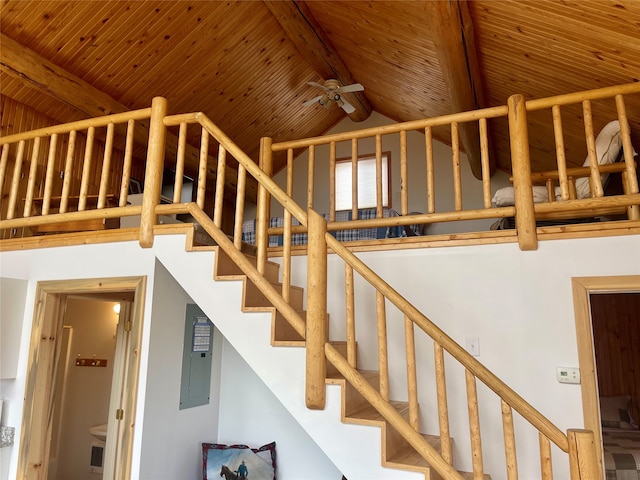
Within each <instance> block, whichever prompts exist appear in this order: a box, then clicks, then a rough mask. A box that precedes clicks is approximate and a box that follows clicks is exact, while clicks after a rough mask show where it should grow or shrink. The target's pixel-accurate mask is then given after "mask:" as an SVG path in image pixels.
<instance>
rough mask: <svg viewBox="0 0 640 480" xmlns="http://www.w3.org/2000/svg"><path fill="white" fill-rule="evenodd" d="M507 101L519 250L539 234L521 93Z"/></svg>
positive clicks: (533, 242) (529, 246)
mask: <svg viewBox="0 0 640 480" xmlns="http://www.w3.org/2000/svg"><path fill="white" fill-rule="evenodd" d="M508 105H509V139H510V143H511V162H512V170H513V187H514V190H515V207H516V231H517V234H518V244H519V246H520V250H536V249H537V248H538V236H537V231H536V216H535V210H534V206H533V189H532V188H531V185H532V184H531V159H530V157H529V133H528V130H527V110H526V102H525V99H524V96H523V95H512V96H511V97H509V100H508Z"/></svg>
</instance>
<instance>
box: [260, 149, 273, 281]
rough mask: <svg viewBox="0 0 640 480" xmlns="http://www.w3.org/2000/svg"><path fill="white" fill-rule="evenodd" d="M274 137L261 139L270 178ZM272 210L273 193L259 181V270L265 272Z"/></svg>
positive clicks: (262, 157)
mask: <svg viewBox="0 0 640 480" xmlns="http://www.w3.org/2000/svg"><path fill="white" fill-rule="evenodd" d="M272 143H273V141H272V139H271V138H269V137H263V138H262V139H261V140H260V168H261V169H262V171H263V172H264V173H265V175H266V176H267V177H269V178H271V176H272V175H273V152H272V151H271V144H272ZM270 211H271V195H270V194H269V192H268V191H267V189H266V188H265V187H263V186H262V184H261V183H258V208H257V210H256V246H257V258H258V260H257V265H256V267H257V268H258V272H260V273H261V274H264V268H265V264H266V262H267V247H268V246H269V235H268V232H267V231H268V229H269V222H270Z"/></svg>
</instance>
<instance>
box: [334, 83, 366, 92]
mask: <svg viewBox="0 0 640 480" xmlns="http://www.w3.org/2000/svg"><path fill="white" fill-rule="evenodd" d="M363 90H364V87H363V86H362V84H360V83H354V84H352V85H346V86H344V87H338V89H337V90H336V91H337V92H340V93H349V92H361V91H363Z"/></svg>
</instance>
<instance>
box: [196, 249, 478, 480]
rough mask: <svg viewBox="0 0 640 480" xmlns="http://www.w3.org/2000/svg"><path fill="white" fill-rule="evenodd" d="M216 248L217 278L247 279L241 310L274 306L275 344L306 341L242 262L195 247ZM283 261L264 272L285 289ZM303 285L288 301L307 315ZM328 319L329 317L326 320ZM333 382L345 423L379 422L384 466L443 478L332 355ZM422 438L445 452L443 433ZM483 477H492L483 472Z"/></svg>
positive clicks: (402, 410) (405, 409)
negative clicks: (336, 364)
mask: <svg viewBox="0 0 640 480" xmlns="http://www.w3.org/2000/svg"><path fill="white" fill-rule="evenodd" d="M203 248H205V249H214V250H215V251H216V255H215V266H214V276H213V277H214V280H216V281H227V280H235V281H242V282H243V289H242V306H241V308H242V311H245V312H251V311H254V312H255V311H268V310H271V311H272V322H271V323H272V325H271V345H272V346H274V347H304V345H305V342H304V338H302V337H301V336H300V335H299V334H298V333H297V332H296V331H295V329H294V328H293V327H292V326H291V325H290V324H289V322H287V320H286V319H285V318H284V317H283V316H282V315H281V314H280V313H279V312H278V311H277V310H276V309H275V308H274V307H273V305H272V304H271V303H270V302H269V300H268V299H267V298H266V297H265V296H264V295H263V294H262V293H261V292H260V290H259V289H258V288H257V287H256V286H255V285H254V284H253V282H252V281H251V280H250V279H249V278H247V276H246V275H245V274H244V273H243V272H242V271H241V269H240V267H238V265H236V263H235V262H234V261H233V260H232V259H231V258H230V257H229V256H228V255H227V254H226V253H225V252H224V251H223V250H222V249H221V248H219V247H194V248H193V249H194V250H195V249H197V250H201V249H203ZM245 256H246V258H247V259H248V260H249V261H250V262H251V263H252V264H253V265H254V266H255V265H256V263H257V259H256V257H254V256H252V255H247V254H245ZM279 272H280V266H279V264H277V263H275V262H270V261H268V262H266V265H265V269H264V277H265V278H266V279H267V280H268V281H269V282H270V283H271V284H272V285H273V286H274V288H275V289H276V290H277V291H278V292H282V288H283V287H282V284H281V283H280V282H279ZM303 293H304V289H303V288H301V287H298V286H293V285H292V286H291V287H290V289H289V303H290V304H291V306H292V307H294V308H295V310H296V311H297V312H299V314H300V315H301V317H302V318H303V319H304V318H305V317H306V312H305V311H304V310H303V297H304V295H303ZM327 321H328V319H327ZM330 343H331V344H332V345H333V347H334V348H336V350H338V351H339V352H340V354H342V355H343V356H344V357H346V355H347V345H346V342H343V341H338V342H336V341H332V342H330ZM358 372H359V373H360V375H362V377H363V378H365V379H366V381H367V382H368V383H369V384H370V385H371V386H372V387H373V388H375V389H376V390H377V391H379V390H380V374H379V372H377V371H372V370H358ZM326 383H327V384H328V385H339V386H340V387H341V399H342V402H341V421H342V422H343V423H350V424H358V425H368V426H375V427H379V428H380V431H381V458H382V466H384V467H387V468H394V469H400V470H408V471H414V472H419V473H422V474H424V478H425V480H440V479H442V477H441V476H440V475H439V474H438V473H437V472H436V471H435V470H433V469H432V468H431V467H430V466H429V464H428V463H427V462H426V460H425V459H424V458H423V457H422V456H421V455H420V454H419V453H418V452H417V451H416V450H415V449H414V448H413V447H412V446H411V445H410V444H409V443H408V442H407V441H406V440H405V439H404V438H403V437H402V436H401V435H400V434H399V433H398V432H397V430H396V429H395V428H394V427H393V426H391V425H390V424H389V422H387V421H386V420H385V419H384V417H383V416H382V415H381V414H380V413H379V412H378V411H377V410H376V409H375V408H374V407H373V406H372V405H371V404H370V403H369V402H368V401H367V400H365V398H364V397H363V396H362V395H361V394H360V393H359V392H358V391H357V390H356V389H355V388H354V387H353V386H352V385H351V384H350V383H349V382H348V381H347V380H346V379H345V378H344V376H343V375H341V374H340V373H339V372H338V370H337V369H336V367H334V366H333V365H332V364H331V363H330V362H329V361H328V360H327V378H326ZM389 403H390V404H391V405H392V406H393V407H394V408H395V409H396V410H397V412H398V413H399V414H400V415H402V417H403V418H404V419H405V420H407V421H408V419H409V404H408V402H402V401H395V400H393V401H390V402H389ZM421 435H422V437H423V438H424V439H425V440H426V441H427V442H428V443H429V444H430V445H431V446H432V447H434V448H435V449H436V450H437V451H438V452H440V438H439V437H438V436H435V435H426V434H421ZM459 473H460V475H461V476H462V478H464V479H469V480H472V479H473V478H474V477H473V473H470V472H459ZM483 479H484V480H489V479H490V476H489V475H487V474H484V475H483Z"/></svg>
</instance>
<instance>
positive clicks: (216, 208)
mask: <svg viewBox="0 0 640 480" xmlns="http://www.w3.org/2000/svg"><path fill="white" fill-rule="evenodd" d="M226 166H227V151H226V150H225V148H224V147H223V146H222V145H220V146H219V147H218V170H217V173H216V194H215V199H214V201H213V223H214V225H215V226H216V227H218V228H221V227H222V211H223V209H224V174H225V170H226Z"/></svg>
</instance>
